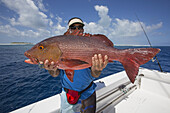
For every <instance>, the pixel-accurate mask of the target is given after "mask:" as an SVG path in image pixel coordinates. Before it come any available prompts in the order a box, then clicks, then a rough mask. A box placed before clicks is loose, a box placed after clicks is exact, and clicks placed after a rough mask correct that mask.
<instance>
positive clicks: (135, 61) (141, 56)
mask: <svg viewBox="0 0 170 113" xmlns="http://www.w3.org/2000/svg"><path fill="white" fill-rule="evenodd" d="M124 51H126V54H125V57H124V59H123V60H122V61H120V62H121V63H122V65H123V67H124V69H125V71H126V73H127V75H128V77H129V79H130V81H131V82H132V83H134V81H135V78H136V76H137V74H138V71H139V66H140V65H142V64H145V63H147V62H148V61H149V60H151V59H152V58H153V57H154V56H155V55H156V54H157V53H158V52H159V51H160V49H156V48H136V49H125V50H124Z"/></svg>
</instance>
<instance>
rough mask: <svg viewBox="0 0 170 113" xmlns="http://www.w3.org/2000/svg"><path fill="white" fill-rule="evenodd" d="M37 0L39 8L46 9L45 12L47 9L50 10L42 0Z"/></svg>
mask: <svg viewBox="0 0 170 113" xmlns="http://www.w3.org/2000/svg"><path fill="white" fill-rule="evenodd" d="M36 1H37V5H38V7H39V9H40V10H41V11H44V12H47V11H48V10H47V9H46V8H45V6H44V4H43V1H42V0H36Z"/></svg>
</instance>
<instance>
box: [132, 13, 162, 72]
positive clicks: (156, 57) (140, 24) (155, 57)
mask: <svg viewBox="0 0 170 113" xmlns="http://www.w3.org/2000/svg"><path fill="white" fill-rule="evenodd" d="M135 15H136V18H137V19H138V22H139V24H140V26H141V28H142V30H143V32H144V34H145V36H146V38H147V40H148V43H149V45H150V47H151V48H152V45H151V42H150V40H149V37H148V35H147V34H146V32H145V29H144V28H143V26H142V24H141V22H140V20H139V18H138V16H137V14H135ZM155 59H156V61H157V63H158V65H159V68H160V70H161V72H163V70H162V68H161V65H160V63H159V60H158V58H157V56H156V55H155ZM153 62H154V61H153Z"/></svg>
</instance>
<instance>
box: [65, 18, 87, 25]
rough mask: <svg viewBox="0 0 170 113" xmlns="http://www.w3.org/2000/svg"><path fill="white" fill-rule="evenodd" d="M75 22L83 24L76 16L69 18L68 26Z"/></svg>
mask: <svg viewBox="0 0 170 113" xmlns="http://www.w3.org/2000/svg"><path fill="white" fill-rule="evenodd" d="M75 23H80V24H82V25H83V26H84V23H83V21H82V20H81V19H80V18H77V17H74V18H71V19H70V20H69V22H68V26H71V25H73V24H75Z"/></svg>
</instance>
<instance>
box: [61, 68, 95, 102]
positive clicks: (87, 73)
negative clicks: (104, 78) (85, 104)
mask: <svg viewBox="0 0 170 113" xmlns="http://www.w3.org/2000/svg"><path fill="white" fill-rule="evenodd" d="M60 76H61V84H62V87H65V88H67V89H71V90H75V91H78V92H80V91H82V90H84V89H86V88H87V87H88V86H89V85H90V83H91V82H92V81H93V80H94V79H95V78H94V77H93V76H92V75H91V70H90V69H89V68H86V69H81V70H74V77H73V82H71V81H70V80H69V79H68V78H67V76H66V74H65V71H64V70H60ZM95 88H96V84H95V83H93V84H92V86H91V87H90V88H88V89H87V90H86V91H84V92H83V93H82V94H81V97H80V99H82V100H84V99H87V98H88V97H89V96H91V95H92V94H93V93H94V91H95Z"/></svg>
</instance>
